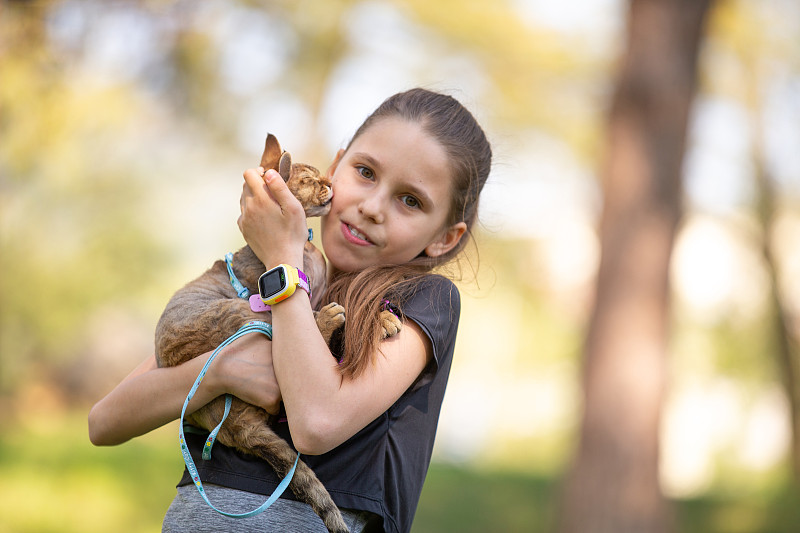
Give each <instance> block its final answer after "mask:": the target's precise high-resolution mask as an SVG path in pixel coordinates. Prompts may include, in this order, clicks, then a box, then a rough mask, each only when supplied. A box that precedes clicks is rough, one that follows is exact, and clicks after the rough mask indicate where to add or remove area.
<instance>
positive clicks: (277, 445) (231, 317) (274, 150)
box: [155, 134, 401, 532]
mask: <svg viewBox="0 0 800 533" xmlns="http://www.w3.org/2000/svg"><path fill="white" fill-rule="evenodd" d="M261 166H262V167H263V168H264V169H270V168H272V169H275V170H278V172H279V173H280V174H281V176H282V177H283V178H284V180H286V183H287V185H288V187H289V189H290V190H291V191H292V193H293V194H294V195H295V196H296V197H297V198H298V199H299V200H300V202H301V203H302V204H303V207H304V209H305V212H306V216H321V215H324V214H327V213H328V211H330V200H331V197H332V190H331V183H330V180H329V178H328V177H327V176H326V175H324V174H322V173H320V172H319V171H318V170H317V169H316V168H314V167H312V166H310V165H305V164H302V163H295V164H292V162H291V156H290V155H289V154H288V153H287V152H282V151H281V148H280V145H279V144H278V141H277V139H276V138H275V137H274V136H273V135H272V134H270V135H268V136H267V140H266V143H265V146H264V154H263V156H262V158H261ZM233 268H234V270H235V273H236V276H237V277H238V278H239V281H240V282H241V283H242V285H244V286H245V287H247V288H248V289H249V290H250V293H251V294H258V278H259V276H260V275H261V274H263V273H264V271H265V270H266V268H265V266H264V264H263V263H261V261H260V260H259V259H258V257H256V255H255V253H254V252H253V251H252V250H251V249H250V247H249V246H245V247H244V248H242V249H241V250H239V251H238V252H236V253H235V254H234V256H233ZM302 270H303V272H305V274H306V275H307V276H308V278H309V281H310V284H311V286H312V294H313V297H312V301H311V305H312V308H314V309H316V308H317V306H318V305H319V299H320V297H321V296H322V294H323V293H324V292H325V287H326V285H327V279H326V277H327V276H326V264H325V258H324V257H323V255H322V253H321V252H320V251H319V250H318V249H317V248H316V247H315V246H314V245H313V244H311V242H310V241H309V242H306V244H305V247H304V249H303V268H302ZM315 317H316V322H317V327H319V330H320V332H321V333H322V338H323V339H324V340H325V342H326V343H328V344H329V343H330V338H331V335H332V334H333V332H334V331H335V330H336V329H338V328H339V327H341V326H342V325H343V324H344V320H345V313H344V308H343V307H342V306H340V305H338V304H336V303H335V302H333V303H330V304H328V305H326V306H324V307H323V308H322V309H321V310H320V311H319V312H315ZM379 319H380V320H381V321H382V323H383V324H384V335H385V336H391V335H394V334H396V332H397V331H399V329H400V328H401V323H400V320H399V319H398V318H397V317H396V316H394V315H393V314H392V313H391V312H388V311H384V312H382V313H381V316H380V318H379ZM252 320H259V321H263V322H269V321H270V313H269V312H259V313H257V312H254V311H252V310H251V309H250V304H249V302H248V300H247V299H243V298H239V297H238V296H237V293H236V290H234V288H233V287H232V285H231V282H230V277H229V275H228V270H227V266H226V263H225V261H222V260H219V261H216V262H215V263H214V265H213V266H212V267H211V268H210V269H209V270H207V271H206V272H205V273H204V274H203V275H201V276H200V277H199V278H197V279H195V280H194V281H191V282H190V283H188V284H187V285H186V286H185V287H183V288H182V289H180V290H179V291H178V292H176V293H175V295H174V296H173V297H172V299H171V300H170V301H169V303H168V304H167V306H166V309H165V310H164V313H163V314H162V315H161V318H160V320H159V322H158V325H157V326H156V335H155V336H156V359H157V361H158V365H159V366H160V367H166V366H175V365H178V364H180V363H183V362H185V361H188V360H189V359H192V358H194V357H196V356H198V355H200V354H202V353H205V352H208V351H211V350H214V349H215V348H216V347H217V346H219V345H220V344H222V343H223V342H224V341H225V339H227V338H228V337H230V336H231V335H233V334H234V333H235V332H236V331H237V330H238V329H239V328H240V327H242V326H243V325H245V324H246V323H248V322H250V321H252ZM223 411H224V398H223V397H219V398H216V399H215V400H213V401H212V402H210V403H209V404H208V405H206V406H204V407H203V408H201V409H199V410H198V411H196V412H194V413H192V414H191V415H189V416H187V417H186V420H187V421H189V422H190V423H191V424H192V425H195V426H198V427H202V428H204V429H206V430H208V431H211V430H212V429H213V428H214V427H216V426H217V424H219V421H220V420H221V419H222V416H223ZM269 418H270V417H269V414H268V413H267V412H266V411H264V410H263V409H261V408H258V407H255V406H253V405H250V404H247V403H245V402H243V401H241V400H239V399H237V398H234V400H233V405H232V408H231V411H230V414H229V415H228V418H227V420H226V421H225V424H224V425H223V426H222V429H221V430H220V432H219V434H218V436H217V440H218V441H219V442H221V443H222V444H224V445H225V446H229V447H232V448H235V449H237V450H240V451H242V452H245V453H249V454H252V455H256V456H258V457H260V458H262V459H264V460H266V461H267V462H268V463H269V464H270V465H271V466H272V468H273V469H274V470H275V472H276V473H277V474H278V476H279V477H284V476H286V474H287V472H288V471H289V470H290V469H291V467H292V465H293V464H294V460H295V457H296V456H297V453H296V452H295V451H294V450H293V449H292V448H291V447H290V446H289V444H288V443H287V442H286V441H284V440H283V439H282V438H280V437H279V436H278V435H276V434H275V433H274V432H273V431H272V429H271V428H270V427H269V425H268V424H269ZM289 488H290V489H292V492H294V494H295V495H296V496H297V498H298V499H300V500H301V501H303V502H306V503H308V504H309V505H310V506H311V507H312V509H313V510H314V512H315V513H317V514H318V515H319V516H320V518H322V521H323V522H324V523H325V526H326V527H327V528H328V530H329V531H335V532H345V531H348V529H347V526H346V525H345V523H344V520H343V519H342V516H341V513H340V512H339V509H338V508H337V507H336V504H335V503H334V502H333V500H332V499H331V497H330V495H329V494H328V492H327V491H326V490H325V487H324V486H323V485H322V483H321V482H320V481H319V480H318V479H317V477H316V475H315V474H314V472H313V471H312V470H311V469H310V468H308V466H306V465H305V464H304V463H303V461H299V462H298V464H297V469H296V471H295V474H294V477H293V478H292V481H291V483H290V485H289Z"/></svg>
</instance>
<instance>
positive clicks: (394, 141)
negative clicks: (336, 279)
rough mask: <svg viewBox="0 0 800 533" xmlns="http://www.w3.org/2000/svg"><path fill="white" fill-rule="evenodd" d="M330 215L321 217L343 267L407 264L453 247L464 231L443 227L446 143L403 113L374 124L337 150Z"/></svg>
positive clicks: (336, 262)
mask: <svg viewBox="0 0 800 533" xmlns="http://www.w3.org/2000/svg"><path fill="white" fill-rule="evenodd" d="M328 176H329V177H330V178H331V181H332V182H333V200H332V202H331V210H330V212H329V213H328V214H327V215H325V216H323V217H322V246H323V248H324V249H325V254H326V255H327V257H328V261H330V262H331V264H332V265H333V266H334V267H336V268H337V269H339V270H341V271H345V272H350V271H355V270H362V269H364V268H366V267H368V266H373V265H385V264H402V263H407V262H408V261H411V260H412V259H414V258H415V257H417V256H418V255H419V254H420V253H422V252H423V251H424V252H425V253H426V254H427V255H428V256H431V257H435V256H439V255H442V254H443V253H446V252H447V251H449V250H450V249H452V248H453V247H454V246H455V245H456V244H458V241H459V240H460V239H461V236H462V235H463V234H464V232H465V231H466V224H465V223H464V222H459V223H457V224H454V225H453V226H447V227H446V226H445V220H446V219H447V216H448V212H449V210H450V195H451V190H450V189H451V186H452V177H451V175H450V167H449V165H448V161H447V154H446V152H445V150H444V148H443V147H442V146H441V144H439V142H438V141H436V140H435V139H434V138H433V137H431V136H430V135H428V134H427V133H426V132H425V131H424V130H423V128H422V127H421V126H420V125H419V124H416V123H414V122H408V121H406V120H403V119H400V118H395V117H391V118H384V119H381V120H378V121H377V122H375V123H374V124H373V125H372V126H370V127H369V128H368V129H367V130H366V131H364V132H363V133H362V134H361V135H360V136H359V137H358V138H356V139H355V140H354V141H353V142H352V144H351V145H350V147H349V148H348V149H347V151H346V152H345V151H344V150H340V151H339V153H338V154H337V155H336V159H335V160H334V162H333V164H332V165H331V167H330V168H329V169H328Z"/></svg>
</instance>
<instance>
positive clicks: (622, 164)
mask: <svg viewBox="0 0 800 533" xmlns="http://www.w3.org/2000/svg"><path fill="white" fill-rule="evenodd" d="M709 3H710V0H632V1H631V3H630V10H629V19H628V42H627V51H626V54H625V56H624V58H623V59H624V61H623V63H622V65H621V71H620V73H619V79H618V81H617V88H616V92H615V94H614V98H613V101H612V107H611V112H610V117H609V123H608V143H609V144H608V148H607V156H606V161H605V164H604V165H603V168H602V169H601V178H602V180H603V189H604V211H603V215H602V219H601V224H600V241H601V247H602V257H601V261H600V268H599V272H598V278H597V293H596V297H595V304H594V310H593V313H592V317H591V321H590V324H589V331H588V335H587V339H586V345H585V349H584V358H585V359H584V374H583V386H584V394H585V397H584V413H583V420H582V425H581V438H580V443H579V448H578V452H577V455H576V457H575V460H574V464H573V467H572V469H571V471H570V472H569V474H568V476H567V479H566V484H565V489H564V493H563V495H562V502H561V507H560V514H559V531H560V532H561V533H593V532H608V533H626V532H635V533H662V532H666V531H669V530H670V529H671V520H670V513H669V510H668V506H667V504H666V502H665V499H664V497H663V496H662V494H661V490H660V486H659V477H658V462H659V424H660V416H661V405H662V399H663V395H664V387H665V359H666V357H665V356H666V344H667V336H668V317H669V265H670V256H671V253H672V247H673V240H674V236H675V232H676V229H677V226H678V223H679V219H680V215H681V172H682V159H683V153H684V147H685V143H686V129H687V122H688V116H689V108H690V105H691V101H692V97H693V94H694V90H695V85H696V65H697V57H698V49H699V44H700V39H701V34H702V28H703V22H704V19H705V15H706V12H707V11H708V7H709Z"/></svg>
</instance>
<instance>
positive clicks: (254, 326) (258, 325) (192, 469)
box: [178, 320, 300, 518]
mask: <svg viewBox="0 0 800 533" xmlns="http://www.w3.org/2000/svg"><path fill="white" fill-rule="evenodd" d="M253 332H257V333H263V334H264V335H266V336H267V337H268V338H270V339H272V326H271V325H270V324H267V323H266V322H261V321H256V320H254V321H252V322H249V323H247V324H245V325H244V326H242V327H241V328H240V329H239V331H237V332H236V333H234V334H233V335H231V336H230V337H228V338H227V339H226V340H225V342H223V343H222V344H220V345H219V346H218V347H217V349H216V350H214V352H213V353H212V354H211V357H209V358H208V361H206V364H205V365H203V369H202V370H201V371H200V375H198V376H197V379H196V380H195V381H194V384H193V385H192V389H191V390H190V391H189V394H188V395H187V396H186V400H185V401H184V402H183V409H181V419H180V425H179V426H178V436H179V437H180V442H181V454H183V462H184V463H186V468H187V469H188V470H189V474H190V475H191V476H192V481H194V485H195V487H197V490H198V491H199V492H200V496H202V497H203V500H205V502H206V503H207V504H208V505H209V507H211V508H212V509H214V510H215V511H216V512H218V513H219V514H221V515H225V516H228V517H230V518H247V517H250V516H255V515H257V514H259V513H262V512H264V511H265V510H267V509H268V508H269V507H270V506H271V505H272V504H273V503H275V501H276V500H277V499H278V498H279V497H280V495H281V494H283V492H284V491H285V490H286V487H288V486H289V483H290V482H291V481H292V476H294V471H295V468H296V467H297V462H298V461H299V460H300V454H297V457H296V458H295V460H294V465H292V468H291V469H290V470H289V473H288V474H286V477H285V478H283V480H282V481H281V482H280V484H279V485H278V486H277V487H276V488H275V491H274V492H273V493H272V495H271V496H270V497H269V498H268V499H267V501H265V502H264V503H263V504H261V506H260V507H258V508H257V509H253V510H252V511H249V512H246V513H241V514H234V513H226V512H225V511H220V510H219V509H217V508H216V507H214V505H213V504H212V503H211V502H210V501H209V500H208V496H206V492H205V490H204V489H203V482H202V481H200V474H199V473H198V472H197V467H196V466H195V464H194V460H193V459H192V454H191V453H189V448H188V447H187V446H186V438H185V435H184V433H183V419H184V417H185V416H186V408H187V407H188V405H189V402H190V401H191V400H192V398H193V397H194V394H195V392H197V388H198V387H199V386H200V383H201V382H202V381H203V378H204V377H205V375H206V372H207V371H208V367H209V366H210V365H211V362H212V361H214V359H215V358H216V357H217V354H219V352H220V351H221V350H222V349H223V348H225V347H226V346H228V345H229V344H230V343H232V342H233V341H235V340H236V339H238V338H239V337H241V336H243V335H246V334H248V333H253ZM232 401H233V397H232V396H231V395H230V394H226V395H225V414H224V415H223V417H222V421H221V422H220V423H219V425H217V427H215V428H214V430H213V431H212V432H211V433H210V434H209V435H208V438H207V439H206V442H205V444H204V445H203V460H206V461H207V460H209V459H211V448H212V447H213V446H214V442H215V441H216V439H217V434H218V433H219V430H220V428H221V427H222V423H223V422H225V419H226V418H227V417H228V413H230V410H231V403H232Z"/></svg>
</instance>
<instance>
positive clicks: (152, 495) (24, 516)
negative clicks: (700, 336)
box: [0, 410, 800, 533]
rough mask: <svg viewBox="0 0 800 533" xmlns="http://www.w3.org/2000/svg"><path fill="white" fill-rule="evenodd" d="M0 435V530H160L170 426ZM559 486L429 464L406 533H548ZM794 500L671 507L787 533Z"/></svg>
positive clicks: (707, 522)
mask: <svg viewBox="0 0 800 533" xmlns="http://www.w3.org/2000/svg"><path fill="white" fill-rule="evenodd" d="M7 422H10V423H8V424H7V425H6V426H5V427H4V431H3V432H2V434H0V479H2V480H3V483H2V484H0V530H2V531H13V532H15V533H93V532H97V533H105V532H107V531H109V530H113V531H115V532H118V533H145V532H152V531H158V530H159V529H160V524H161V520H162V518H163V515H164V513H165V512H166V509H167V507H168V506H169V504H170V502H171V501H172V498H173V496H174V494H175V484H176V483H177V480H178V479H179V476H180V474H181V471H182V468H183V463H182V460H181V456H180V450H179V449H178V443H177V428H176V426H175V424H170V425H168V426H166V427H164V428H162V429H160V430H157V431H155V432H153V433H150V434H148V435H146V436H144V437H140V438H137V439H134V440H133V441H131V442H128V443H126V444H123V445H121V446H116V447H112V448H95V447H93V446H92V445H91V444H90V443H89V440H88V437H87V434H86V419H85V413H82V412H71V413H59V412H53V411H49V410H47V411H42V412H39V413H36V412H33V411H28V416H27V417H25V418H24V419H21V420H20V421H7ZM559 486H560V482H559V480H558V478H557V477H542V476H533V475H528V474H522V473H518V472H510V471H496V470H483V469H476V468H474V467H465V466H454V465H447V464H437V463H434V464H433V465H432V466H431V468H430V470H429V472H428V477H427V480H426V482H425V487H424V488H423V491H422V497H421V500H420V503H419V506H418V508H417V516H416V519H415V521H414V527H413V529H412V531H413V532H414V533H425V532H437V533H438V532H442V531H458V532H460V533H470V532H475V533H477V532H485V531H503V532H509V533H513V532H525V533H538V532H541V533H544V532H547V531H552V526H553V523H554V520H555V505H556V501H557V497H558V491H559ZM798 496H800V495H798V493H797V491H796V490H794V489H791V488H787V486H786V485H780V484H779V485H776V487H775V489H774V490H772V491H771V492H767V493H763V494H761V495H760V496H758V497H755V498H754V497H752V495H749V496H747V497H743V496H742V495H741V494H738V495H737V494H736V493H731V492H728V493H726V494H709V495H707V496H704V497H703V498H698V499H694V500H686V501H676V502H675V507H676V515H677V518H678V527H676V529H675V530H676V531H681V532H682V533H791V532H794V531H795V530H796V524H797V523H800V508H798V506H797V505H796V502H797V498H798Z"/></svg>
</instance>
